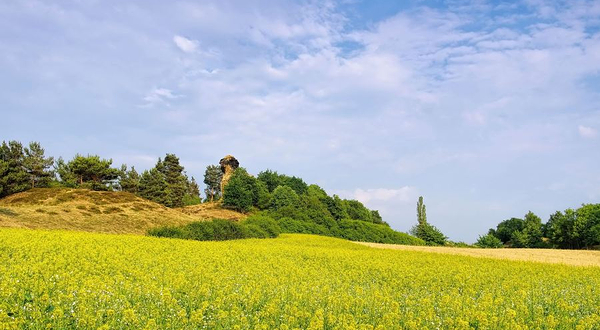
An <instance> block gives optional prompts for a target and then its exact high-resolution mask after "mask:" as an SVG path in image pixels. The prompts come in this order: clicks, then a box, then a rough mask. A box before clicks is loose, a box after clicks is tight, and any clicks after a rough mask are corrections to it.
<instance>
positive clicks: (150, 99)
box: [143, 88, 182, 106]
mask: <svg viewBox="0 0 600 330" xmlns="http://www.w3.org/2000/svg"><path fill="white" fill-rule="evenodd" d="M179 97H182V95H176V94H174V93H173V91H171V90H170V89H167V88H155V89H153V90H152V91H151V92H149V93H148V94H146V96H144V99H143V100H144V101H145V102H146V104H145V105H144V106H151V105H154V104H157V103H164V104H167V105H168V104H169V103H168V100H174V99H176V98H179Z"/></svg>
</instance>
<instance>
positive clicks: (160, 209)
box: [0, 188, 241, 234]
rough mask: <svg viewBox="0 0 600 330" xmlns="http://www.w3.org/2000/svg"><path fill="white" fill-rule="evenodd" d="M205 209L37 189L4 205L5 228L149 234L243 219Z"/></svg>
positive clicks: (0, 218)
mask: <svg viewBox="0 0 600 330" xmlns="http://www.w3.org/2000/svg"><path fill="white" fill-rule="evenodd" d="M203 208H204V209H203V210H202V212H199V211H197V210H198V209H200V208H199V207H189V208H183V209H170V208H167V207H164V206H162V205H160V204H157V203H154V202H151V201H148V200H145V199H142V198H140V197H137V196H135V195H133V194H130V193H126V192H113V191H111V192H108V191H90V190H86V189H66V188H64V189H59V188H57V189H32V190H28V191H26V192H22V193H18V194H14V195H11V196H8V197H6V198H3V199H1V200H0V227H18V228H37V229H66V230H78V231H90V232H102V233H128V234H145V233H146V231H147V230H148V229H150V228H154V227H159V226H167V225H171V226H172V225H183V224H187V223H190V222H192V221H198V220H203V219H209V218H212V217H215V216H221V215H223V216H227V218H230V219H233V218H235V216H236V215H238V217H241V215H240V214H239V213H237V212H233V211H223V212H221V210H220V209H218V208H217V207H215V206H214V205H213V206H208V205H207V206H203Z"/></svg>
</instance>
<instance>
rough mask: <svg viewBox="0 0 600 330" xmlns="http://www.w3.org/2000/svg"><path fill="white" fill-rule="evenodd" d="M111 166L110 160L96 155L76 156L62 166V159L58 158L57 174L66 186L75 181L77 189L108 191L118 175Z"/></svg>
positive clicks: (117, 171) (116, 170)
mask: <svg viewBox="0 0 600 330" xmlns="http://www.w3.org/2000/svg"><path fill="white" fill-rule="evenodd" d="M111 165H112V159H101V158H100V156H97V155H87V156H82V155H79V154H77V155H75V157H74V158H73V159H72V160H71V161H69V162H68V163H67V164H64V161H63V160H62V158H59V163H58V164H57V172H58V173H59V175H60V176H61V181H66V182H67V184H70V183H71V182H70V181H71V180H73V179H75V180H76V182H75V185H76V186H77V187H82V188H90V189H93V190H110V189H112V187H113V185H114V184H115V183H116V180H117V179H118V178H119V174H120V172H119V170H118V169H116V168H112V167H111ZM59 169H60V170H59ZM63 175H64V177H63Z"/></svg>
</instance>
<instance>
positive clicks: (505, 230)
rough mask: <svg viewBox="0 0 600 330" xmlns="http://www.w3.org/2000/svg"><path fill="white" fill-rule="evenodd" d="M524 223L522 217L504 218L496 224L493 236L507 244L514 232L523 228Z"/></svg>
mask: <svg viewBox="0 0 600 330" xmlns="http://www.w3.org/2000/svg"><path fill="white" fill-rule="evenodd" d="M524 225H525V223H524V221H523V219H519V218H510V219H508V220H504V221H502V222H500V223H499V224H498V226H496V231H495V236H496V237H498V238H499V239H500V240H501V241H502V243H504V244H507V243H509V242H510V240H511V239H512V238H513V235H514V233H515V232H518V231H521V230H523V227H524Z"/></svg>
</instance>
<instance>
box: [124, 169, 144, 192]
mask: <svg viewBox="0 0 600 330" xmlns="http://www.w3.org/2000/svg"><path fill="white" fill-rule="evenodd" d="M119 185H120V186H121V190H122V191H126V192H130V193H133V194H137V193H138V191H139V186H140V175H139V174H138V172H137V171H136V170H135V167H134V166H132V167H131V170H129V171H128V170H127V165H125V164H123V165H122V166H121V174H120V180H119Z"/></svg>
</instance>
